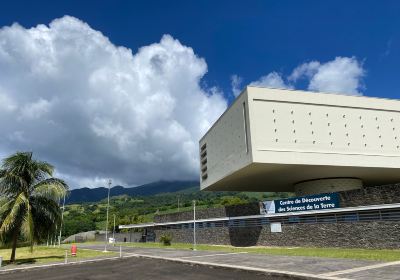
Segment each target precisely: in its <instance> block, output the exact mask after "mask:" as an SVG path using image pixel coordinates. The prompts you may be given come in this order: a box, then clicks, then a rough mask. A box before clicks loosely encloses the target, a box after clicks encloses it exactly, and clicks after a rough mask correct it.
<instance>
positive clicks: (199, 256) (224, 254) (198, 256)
mask: <svg viewBox="0 0 400 280" xmlns="http://www.w3.org/2000/svg"><path fill="white" fill-rule="evenodd" d="M237 254H247V252H236V253H220V254H212V255H197V256H188V257H179V258H180V259H188V258H190V259H191V258H201V257H213V256H226V255H237Z"/></svg>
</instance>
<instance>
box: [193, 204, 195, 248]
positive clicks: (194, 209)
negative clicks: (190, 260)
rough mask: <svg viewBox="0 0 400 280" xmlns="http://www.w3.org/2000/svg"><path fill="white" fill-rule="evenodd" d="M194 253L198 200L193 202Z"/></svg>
mask: <svg viewBox="0 0 400 280" xmlns="http://www.w3.org/2000/svg"><path fill="white" fill-rule="evenodd" d="M193 251H196V200H193Z"/></svg>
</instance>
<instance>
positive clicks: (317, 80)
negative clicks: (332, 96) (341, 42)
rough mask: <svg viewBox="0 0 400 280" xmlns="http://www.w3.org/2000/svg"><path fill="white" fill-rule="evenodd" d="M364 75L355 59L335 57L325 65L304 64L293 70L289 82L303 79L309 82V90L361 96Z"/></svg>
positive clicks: (318, 63)
mask: <svg viewBox="0 0 400 280" xmlns="http://www.w3.org/2000/svg"><path fill="white" fill-rule="evenodd" d="M364 75H365V70H364V69H363V65H362V63H360V62H359V61H358V60H357V59H356V58H354V57H336V58H335V59H334V60H331V61H328V62H326V63H320V62H318V61H311V62H308V63H304V64H302V65H300V66H298V67H297V68H295V69H294V70H293V72H292V74H291V75H290V76H289V80H290V81H293V82H296V81H297V80H298V79H300V78H303V77H304V78H306V79H308V80H309V84H308V89H309V90H313V91H322V92H333V93H342V94H348V95H361V94H362V92H361V89H362V78H363V77H364Z"/></svg>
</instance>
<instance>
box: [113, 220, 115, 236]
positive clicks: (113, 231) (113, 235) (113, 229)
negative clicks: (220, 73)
mask: <svg viewBox="0 0 400 280" xmlns="http://www.w3.org/2000/svg"><path fill="white" fill-rule="evenodd" d="M113 215H114V227H113V239H114V240H115V214H113Z"/></svg>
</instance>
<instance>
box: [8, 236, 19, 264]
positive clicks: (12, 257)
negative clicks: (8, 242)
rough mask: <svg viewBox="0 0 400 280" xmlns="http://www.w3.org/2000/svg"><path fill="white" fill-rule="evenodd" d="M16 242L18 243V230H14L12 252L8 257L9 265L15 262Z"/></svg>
mask: <svg viewBox="0 0 400 280" xmlns="http://www.w3.org/2000/svg"><path fill="white" fill-rule="evenodd" d="M17 241H18V230H16V231H15V232H14V234H13V237H12V251H11V257H10V263H14V262H15V251H16V250H17Z"/></svg>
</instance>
